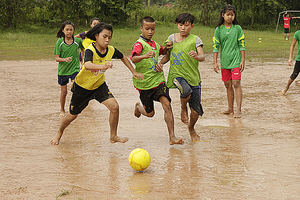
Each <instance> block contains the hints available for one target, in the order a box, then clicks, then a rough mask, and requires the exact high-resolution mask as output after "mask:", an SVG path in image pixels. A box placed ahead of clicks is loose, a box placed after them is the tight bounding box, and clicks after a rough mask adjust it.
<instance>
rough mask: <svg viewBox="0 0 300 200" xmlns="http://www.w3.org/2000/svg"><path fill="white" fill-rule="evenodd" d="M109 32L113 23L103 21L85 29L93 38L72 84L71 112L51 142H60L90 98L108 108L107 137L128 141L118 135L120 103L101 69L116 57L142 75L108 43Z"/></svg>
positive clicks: (136, 74)
mask: <svg viewBox="0 0 300 200" xmlns="http://www.w3.org/2000/svg"><path fill="white" fill-rule="evenodd" d="M112 32H113V30H112V26H111V25H109V24H105V23H99V24H97V25H96V26H94V27H93V28H92V29H91V30H90V31H88V32H87V34H86V36H87V37H88V38H90V39H92V40H94V41H95V42H93V43H92V44H90V45H89V46H88V47H87V48H86V50H85V56H84V64H83V66H82V69H81V71H80V72H79V73H78V75H77V76H76V78H75V82H74V85H73V88H72V91H73V95H72V99H71V103H70V112H69V113H68V114H67V115H66V116H65V118H64V119H63V120H62V121H61V124H60V127H59V130H58V132H57V134H56V135H55V136H54V138H53V139H52V140H51V144H52V145H58V144H59V141H60V139H61V137H62V135H63V131H64V130H65V128H66V127H67V126H68V125H69V124H70V123H71V122H72V121H73V120H75V119H76V118H77V116H78V114H79V113H81V111H82V110H83V109H84V108H85V107H86V106H87V105H88V103H89V101H90V100H92V99H96V100H97V101H98V102H99V103H102V104H104V105H105V106H106V107H107V108H108V110H109V111H110V116H109V125H110V141H111V142H112V143H115V142H122V143H124V142H127V140H128V138H122V137H119V136H117V128H118V121H119V105H118V102H117V101H116V99H115V98H114V96H113V95H112V93H111V92H110V91H109V89H108V87H107V85H106V83H105V76H104V72H105V71H106V70H107V69H109V68H111V67H112V63H111V59H112V58H118V59H121V60H122V62H123V63H124V64H125V65H126V67H127V68H128V69H129V70H130V71H131V73H132V75H133V77H134V78H138V79H143V75H142V74H140V73H138V72H136V71H135V69H134V68H133V66H132V65H131V63H130V62H129V60H128V59H127V58H126V56H124V55H123V54H122V53H121V52H120V51H119V50H117V49H116V48H115V47H113V46H110V45H109V43H110V40H111V37H112Z"/></svg>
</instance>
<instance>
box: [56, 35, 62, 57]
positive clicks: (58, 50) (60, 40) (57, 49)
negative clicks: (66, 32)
mask: <svg viewBox="0 0 300 200" xmlns="http://www.w3.org/2000/svg"><path fill="white" fill-rule="evenodd" d="M61 43H62V39H61V38H59V39H58V40H57V41H56V44H55V48H54V55H60V44H61Z"/></svg>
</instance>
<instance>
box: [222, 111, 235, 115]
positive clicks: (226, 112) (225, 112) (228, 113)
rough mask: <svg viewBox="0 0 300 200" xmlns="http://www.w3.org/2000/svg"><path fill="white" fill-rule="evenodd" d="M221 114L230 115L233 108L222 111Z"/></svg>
mask: <svg viewBox="0 0 300 200" xmlns="http://www.w3.org/2000/svg"><path fill="white" fill-rule="evenodd" d="M222 114H224V115H232V114H233V110H226V111H224V112H222Z"/></svg>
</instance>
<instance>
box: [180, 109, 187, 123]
mask: <svg viewBox="0 0 300 200" xmlns="http://www.w3.org/2000/svg"><path fill="white" fill-rule="evenodd" d="M181 121H182V122H183V123H185V124H188V123H189V116H188V111H187V108H181Z"/></svg>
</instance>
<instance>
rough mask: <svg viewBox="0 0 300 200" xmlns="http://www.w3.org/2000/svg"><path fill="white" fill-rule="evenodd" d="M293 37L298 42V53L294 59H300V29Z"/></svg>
mask: <svg viewBox="0 0 300 200" xmlns="http://www.w3.org/2000/svg"><path fill="white" fill-rule="evenodd" d="M294 38H295V39H296V40H297V42H298V53H297V56H296V60H297V61H300V30H298V31H296V33H295V35H294Z"/></svg>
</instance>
